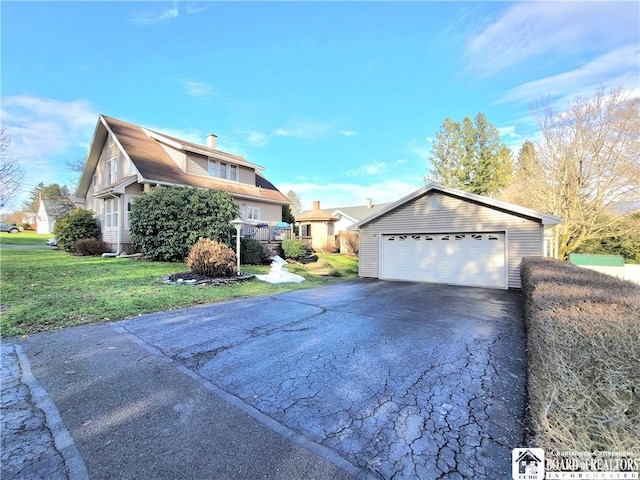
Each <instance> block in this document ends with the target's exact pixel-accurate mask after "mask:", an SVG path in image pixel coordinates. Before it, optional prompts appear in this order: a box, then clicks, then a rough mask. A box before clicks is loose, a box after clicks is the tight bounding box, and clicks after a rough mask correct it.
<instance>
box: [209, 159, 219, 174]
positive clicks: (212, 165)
mask: <svg viewBox="0 0 640 480" xmlns="http://www.w3.org/2000/svg"><path fill="white" fill-rule="evenodd" d="M217 171H218V165H216V161H215V160H214V159H213V158H209V159H208V161H207V174H208V175H209V176H210V177H215V176H216V172H217Z"/></svg>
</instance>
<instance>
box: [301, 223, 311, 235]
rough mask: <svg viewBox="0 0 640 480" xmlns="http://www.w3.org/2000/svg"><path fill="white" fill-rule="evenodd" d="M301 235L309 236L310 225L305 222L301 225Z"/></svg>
mask: <svg viewBox="0 0 640 480" xmlns="http://www.w3.org/2000/svg"><path fill="white" fill-rule="evenodd" d="M301 235H302V236H303V237H310V236H311V225H310V224H308V223H306V224H304V225H302V233H301Z"/></svg>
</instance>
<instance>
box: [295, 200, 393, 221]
mask: <svg viewBox="0 0 640 480" xmlns="http://www.w3.org/2000/svg"><path fill="white" fill-rule="evenodd" d="M387 205H389V203H381V204H379V205H374V204H371V205H369V204H367V205H356V206H351V207H336V208H323V209H320V208H319V207H318V208H316V207H315V205H314V208H313V210H305V211H303V212H300V213H299V214H298V215H297V216H296V221H300V220H302V221H305V220H306V221H310V220H312V221H313V220H315V221H338V220H340V218H347V219H348V220H350V221H351V222H353V223H356V222H359V221H360V220H362V219H364V218H366V217H368V216H369V215H373V214H374V213H376V212H378V211H379V210H380V209H382V208H384V207H386V206H387Z"/></svg>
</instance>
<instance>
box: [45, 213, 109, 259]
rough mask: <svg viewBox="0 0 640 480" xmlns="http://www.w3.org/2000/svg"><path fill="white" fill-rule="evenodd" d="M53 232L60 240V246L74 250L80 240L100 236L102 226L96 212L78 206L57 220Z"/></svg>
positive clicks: (68, 250)
mask: <svg viewBox="0 0 640 480" xmlns="http://www.w3.org/2000/svg"><path fill="white" fill-rule="evenodd" d="M53 234H54V235H55V236H56V239H57V240H58V247H60V248H61V249H62V250H64V251H66V252H73V251H74V248H75V245H76V242H77V241H78V240H81V239H83V238H94V239H97V238H99V236H100V228H99V227H98V220H96V218H95V217H94V212H92V211H91V210H84V209H82V208H76V209H75V210H72V211H71V212H69V213H67V214H66V215H63V216H62V217H60V218H58V219H57V220H56V223H55V225H54V227H53Z"/></svg>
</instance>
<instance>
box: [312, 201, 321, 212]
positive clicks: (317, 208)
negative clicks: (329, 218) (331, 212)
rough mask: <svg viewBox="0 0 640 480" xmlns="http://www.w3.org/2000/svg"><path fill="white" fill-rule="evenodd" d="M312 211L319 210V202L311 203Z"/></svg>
mask: <svg viewBox="0 0 640 480" xmlns="http://www.w3.org/2000/svg"><path fill="white" fill-rule="evenodd" d="M313 209H314V210H320V200H314V201H313Z"/></svg>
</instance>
